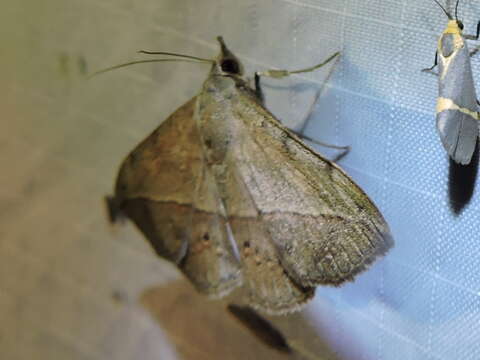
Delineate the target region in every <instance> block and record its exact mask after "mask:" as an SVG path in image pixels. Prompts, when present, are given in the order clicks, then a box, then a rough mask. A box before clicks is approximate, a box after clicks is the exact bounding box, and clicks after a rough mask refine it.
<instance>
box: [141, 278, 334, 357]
mask: <svg viewBox="0 0 480 360" xmlns="http://www.w3.org/2000/svg"><path fill="white" fill-rule="evenodd" d="M141 303H142V304H143V306H144V307H145V308H146V309H147V310H148V311H149V312H150V313H151V315H152V316H153V317H154V319H155V320H156V321H157V322H158V324H159V326H160V327H161V328H162V329H163V330H164V331H165V333H167V334H168V337H169V340H170V341H171V343H172V344H174V346H175V348H176V351H177V353H178V354H179V355H180V356H181V359H182V360H202V359H209V360H215V359H222V360H223V359H231V360H235V359H238V360H240V359H241V360H244V359H258V360H261V359H285V360H287V359H292V360H293V359H295V360H338V358H337V357H335V355H334V354H333V353H332V351H331V350H329V349H328V347H327V345H326V343H325V342H324V341H323V340H322V337H321V335H320V334H318V331H316V330H315V329H314V328H313V327H312V326H311V325H310V324H309V322H308V320H307V318H305V317H304V316H303V315H302V314H303V313H302V312H300V313H296V314H293V315H288V316H275V317H273V316H264V315H263V314H262V315H261V316H262V317H264V318H265V319H266V320H267V321H269V322H271V323H272V325H273V326H274V327H275V328H277V329H278V330H279V331H280V332H281V333H282V334H283V336H284V337H285V339H286V340H287V342H288V344H289V345H291V347H292V349H295V350H293V351H292V352H291V353H287V352H285V351H284V350H282V349H279V348H274V347H269V346H268V345H267V344H265V342H262V340H261V339H260V337H261V335H260V336H255V333H257V334H258V333H259V332H261V331H262V329H258V331H257V330H256V329H255V330H253V331H252V329H248V328H247V327H246V326H245V325H244V324H242V323H241V322H240V321H238V319H236V318H235V317H234V316H233V315H232V314H231V313H229V312H228V311H227V302H226V301H223V300H222V301H212V300H209V299H208V298H206V297H205V296H203V295H200V294H198V293H197V292H196V291H195V290H194V289H193V287H192V286H191V285H190V284H189V283H188V282H187V281H186V280H179V281H176V282H173V283H170V284H168V285H165V286H160V287H154V288H151V289H148V290H146V291H145V292H144V294H143V295H142V297H141Z"/></svg>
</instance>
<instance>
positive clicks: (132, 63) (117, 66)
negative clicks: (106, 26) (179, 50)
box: [87, 59, 213, 79]
mask: <svg viewBox="0 0 480 360" xmlns="http://www.w3.org/2000/svg"><path fill="white" fill-rule="evenodd" d="M174 61H183V62H192V63H199V62H200V63H206V62H207V61H208V63H209V64H210V63H212V62H213V60H203V59H202V61H199V60H192V59H151V60H136V61H130V62H127V63H123V64H119V65H114V66H110V67H108V68H105V69H102V70H98V71H95V72H94V73H92V74H90V75H89V76H88V77H87V79H90V78H92V77H94V76H96V75H100V74H103V73H106V72H109V71H112V70H116V69H120V68H123V67H126V66H130V65H135V64H144V63H154V62H174Z"/></svg>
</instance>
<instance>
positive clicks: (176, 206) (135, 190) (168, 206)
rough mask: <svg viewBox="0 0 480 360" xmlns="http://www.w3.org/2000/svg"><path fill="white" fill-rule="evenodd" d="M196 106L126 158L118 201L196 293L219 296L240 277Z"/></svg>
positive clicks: (172, 118)
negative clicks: (196, 118) (180, 271)
mask: <svg viewBox="0 0 480 360" xmlns="http://www.w3.org/2000/svg"><path fill="white" fill-rule="evenodd" d="M195 103H196V98H193V99H192V100H190V101H189V102H187V103H186V104H185V105H183V106H182V107H180V108H179V109H178V110H177V111H175V112H174V113H173V114H172V115H171V116H170V117H169V118H168V119H167V120H165V121H164V122H163V123H162V125H160V126H159V127H158V128H157V129H156V130H155V131H154V132H153V133H152V134H151V135H150V136H149V137H147V138H146V139H145V140H144V141H143V142H142V143H140V144H139V145H138V146H137V147H136V148H135V149H134V150H133V151H132V152H131V153H130V154H129V155H128V157H127V158H126V159H125V161H124V162H123V164H122V166H121V169H120V172H119V176H118V178H117V184H116V194H115V202H116V203H117V204H118V206H119V208H120V210H121V211H122V212H123V213H124V214H125V215H127V216H128V217H129V218H131V219H132V220H133V221H134V223H135V224H136V225H137V227H138V228H139V229H140V230H141V231H142V232H143V234H144V235H145V236H146V238H147V239H148V240H149V242H150V243H151V245H152V246H153V247H154V249H155V250H156V252H157V253H158V255H160V256H162V257H164V258H166V259H168V260H170V261H172V262H174V263H176V264H177V266H179V268H180V269H181V270H182V271H183V272H184V274H185V275H186V276H187V277H188V278H189V279H190V280H191V281H192V283H193V284H194V285H195V287H196V288H197V290H199V291H200V292H202V293H205V294H208V295H210V296H212V297H220V296H223V295H225V294H227V293H228V292H230V291H231V290H232V289H233V288H235V287H236V286H238V285H239V284H241V281H242V277H241V270H240V267H239V264H238V261H237V259H236V258H235V255H234V251H233V249H232V246H231V243H230V241H229V238H228V232H227V226H226V219H225V216H224V215H223V213H222V211H221V204H220V200H219V197H218V194H217V191H216V185H215V183H214V180H213V178H212V176H211V175H210V172H209V170H208V168H207V167H206V166H205V162H204V158H203V152H202V146H201V143H200V136H199V134H198V129H197V126H196V124H195V121H194V118H193V114H194V109H195Z"/></svg>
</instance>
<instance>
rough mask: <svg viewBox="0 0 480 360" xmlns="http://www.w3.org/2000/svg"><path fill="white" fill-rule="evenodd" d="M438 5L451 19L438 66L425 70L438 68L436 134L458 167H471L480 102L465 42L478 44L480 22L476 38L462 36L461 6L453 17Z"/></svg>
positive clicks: (441, 42)
mask: <svg viewBox="0 0 480 360" xmlns="http://www.w3.org/2000/svg"><path fill="white" fill-rule="evenodd" d="M434 1H435V3H437V5H438V6H439V7H440V8H441V9H442V10H443V12H444V13H445V15H447V17H448V24H447V27H446V29H445V30H444V32H443V33H442V35H441V36H440V39H439V40H438V49H437V51H436V53H435V63H434V64H433V66H432V67H430V68H427V69H424V71H431V70H432V69H433V68H434V67H435V66H437V65H438V67H439V74H438V75H439V77H438V87H439V95H438V99H437V109H436V114H437V130H438V133H439V135H440V139H441V141H442V144H443V147H444V148H445V150H446V151H447V153H448V155H449V156H450V157H451V158H452V160H454V161H455V162H456V163H460V164H462V165H466V164H469V163H470V161H471V159H472V155H473V153H474V151H475V147H476V143H477V138H478V135H479V120H480V117H479V113H478V101H477V94H476V91H475V85H474V82H473V75H472V67H471V62H470V57H471V56H472V55H473V54H474V53H476V52H477V51H478V50H477V51H473V52H472V54H471V53H470V52H469V50H468V45H467V42H466V40H478V38H479V35H480V21H479V22H478V24H477V33H476V35H465V34H463V28H464V26H463V23H462V22H461V21H460V20H459V19H458V4H459V2H460V0H457V2H456V5H455V17H453V16H452V15H451V14H450V13H449V12H448V11H447V10H446V9H445V7H443V6H442V4H440V3H439V2H438V1H437V0H434Z"/></svg>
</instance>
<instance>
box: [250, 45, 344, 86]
mask: <svg viewBox="0 0 480 360" xmlns="http://www.w3.org/2000/svg"><path fill="white" fill-rule="evenodd" d="M339 55H340V52H339V51H337V52H336V53H335V54H333V55H332V56H330V57H329V58H328V59H327V60H325V61H324V62H322V63H320V64H317V65H314V66H311V67H308V68H305V69H300V70H292V71H290V70H275V69H272V70H267V71H261V72H257V73H256V74H255V75H257V74H258V75H259V76H268V77H272V78H276V79H281V78H283V77H287V76H290V75H292V74H300V73H306V72H311V71H315V70H317V69H320V68H321V67H322V66H324V65H327V64H328V63H329V62H330V61H332V60H333V59H335V58H336V57H337V56H339Z"/></svg>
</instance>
